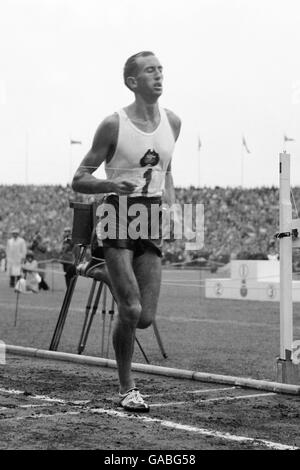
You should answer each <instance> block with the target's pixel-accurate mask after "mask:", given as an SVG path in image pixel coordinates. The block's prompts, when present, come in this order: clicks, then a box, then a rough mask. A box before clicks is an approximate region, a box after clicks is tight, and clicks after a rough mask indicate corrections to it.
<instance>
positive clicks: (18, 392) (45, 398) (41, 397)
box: [0, 388, 90, 405]
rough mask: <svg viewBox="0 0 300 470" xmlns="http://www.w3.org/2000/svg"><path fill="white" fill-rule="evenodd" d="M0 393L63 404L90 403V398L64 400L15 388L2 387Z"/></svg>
mask: <svg viewBox="0 0 300 470" xmlns="http://www.w3.org/2000/svg"><path fill="white" fill-rule="evenodd" d="M0 393H7V394H9V395H24V397H27V398H30V399H32V400H42V401H46V402H49V403H61V404H63V405H67V404H71V405H86V404H87V403H90V400H63V399H61V398H51V397H48V396H46V395H30V394H26V393H25V392H24V391H22V390H14V389H6V388H0Z"/></svg>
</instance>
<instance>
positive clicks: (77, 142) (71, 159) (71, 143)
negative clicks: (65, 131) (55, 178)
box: [69, 136, 82, 185]
mask: <svg viewBox="0 0 300 470" xmlns="http://www.w3.org/2000/svg"><path fill="white" fill-rule="evenodd" d="M69 142H70V154H69V159H70V162H69V172H70V175H69V181H70V185H71V183H72V179H73V177H72V175H73V155H72V146H73V145H77V144H79V145H81V144H82V142H81V141H80V140H73V139H72V137H71V136H70V140H69Z"/></svg>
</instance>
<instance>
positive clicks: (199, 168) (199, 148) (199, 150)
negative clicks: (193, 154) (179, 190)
mask: <svg viewBox="0 0 300 470" xmlns="http://www.w3.org/2000/svg"><path fill="white" fill-rule="evenodd" d="M200 152H201V141H200V138H199V137H198V152H197V153H198V186H199V188H200V182H201V165H200Z"/></svg>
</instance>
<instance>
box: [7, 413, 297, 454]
mask: <svg viewBox="0 0 300 470" xmlns="http://www.w3.org/2000/svg"><path fill="white" fill-rule="evenodd" d="M82 413H92V414H106V415H109V416H114V417H117V418H126V419H133V420H138V421H142V422H144V423H149V424H152V423H153V424H159V425H161V426H162V427H167V428H171V429H176V430H178V431H186V432H189V433H195V434H199V435H202V436H205V437H214V438H216V439H221V440H227V441H231V442H238V443H240V444H246V443H248V444H251V445H252V446H254V447H257V446H263V447H267V448H268V449H273V450H300V448H298V447H295V446H290V445H286V444H281V443H278V442H272V441H267V440H265V439H254V438H252V437H245V436H238V435H235V434H230V433H227V432H220V431H214V430H210V429H205V428H198V427H196V426H190V425H186V424H181V423H176V422H174V421H166V420H161V419H157V418H150V417H146V416H140V415H137V414H128V413H125V412H122V411H116V410H109V409H104V408H84V409H82V410H80V411H67V412H65V413H63V412H60V413H53V414H38V415H32V416H20V417H17V418H7V419H5V418H4V419H3V420H5V421H11V420H12V419H15V420H18V421H21V420H24V419H42V418H45V419H46V418H57V417H67V416H78V415H79V414H82Z"/></svg>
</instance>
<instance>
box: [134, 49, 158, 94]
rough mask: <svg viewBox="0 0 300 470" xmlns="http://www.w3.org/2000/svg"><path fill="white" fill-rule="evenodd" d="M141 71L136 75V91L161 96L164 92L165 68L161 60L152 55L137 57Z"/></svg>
mask: <svg viewBox="0 0 300 470" xmlns="http://www.w3.org/2000/svg"><path fill="white" fill-rule="evenodd" d="M137 64H138V66H139V71H138V74H137V76H136V80H137V88H136V92H137V93H139V94H141V95H143V96H146V97H147V96H149V97H153V98H156V99H157V98H159V97H160V95H161V94H162V92H163V86H162V84H163V73H162V71H163V68H162V65H161V63H160V62H159V60H158V59H157V58H156V57H155V56H153V55H151V56H147V57H139V58H138V59H137Z"/></svg>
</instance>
